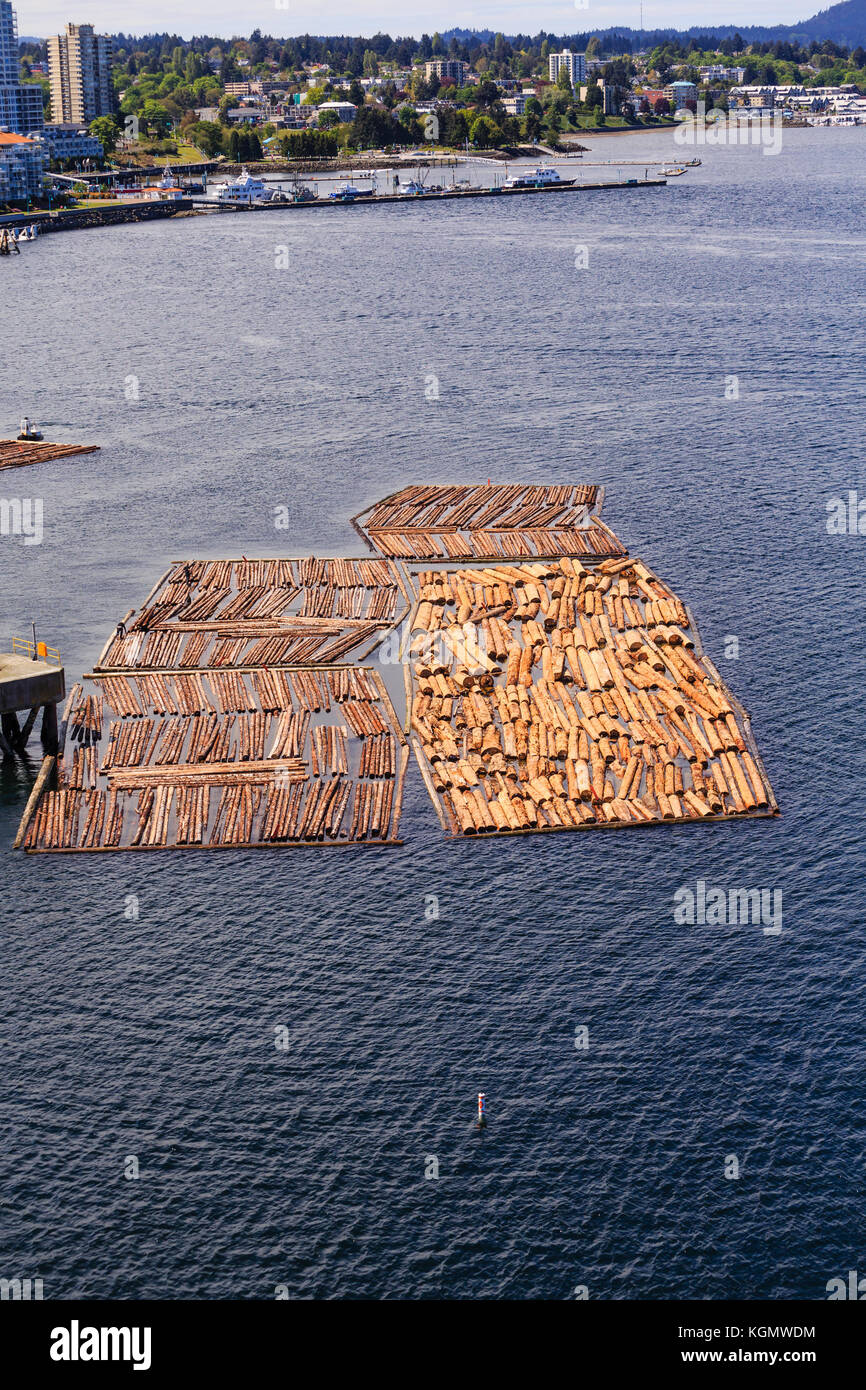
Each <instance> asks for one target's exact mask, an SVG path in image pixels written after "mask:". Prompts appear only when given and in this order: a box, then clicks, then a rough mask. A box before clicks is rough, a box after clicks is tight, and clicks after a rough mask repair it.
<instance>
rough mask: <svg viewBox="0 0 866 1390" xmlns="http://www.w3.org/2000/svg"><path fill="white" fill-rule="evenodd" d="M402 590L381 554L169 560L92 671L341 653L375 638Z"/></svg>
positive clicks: (272, 661)
mask: <svg viewBox="0 0 866 1390" xmlns="http://www.w3.org/2000/svg"><path fill="white" fill-rule="evenodd" d="M410 599H411V595H410V594H409V593H408V592H407V590H406V586H405V581H404V579H403V576H402V574H401V572H400V570H399V569H398V568H397V566H396V565H394V564H393V563H392V562H391V561H390V560H387V559H378V560H374V559H369V560H322V559H317V558H315V557H314V558H307V559H302V560H293V559H279V560H243V559H242V560H190V561H178V562H176V563H175V564H174V565H172V567H171V568H170V569H169V570H168V571H167V573H166V574H164V575H163V576H162V578H161V579H160V580H159V581H158V583H157V584H156V586H155V587H154V589H153V590H152V591H151V593H150V594H149V595H148V598H147V600H146V601H145V604H144V606H143V607H142V609H141V610H140V612H138V613H137V614H136V615H135V616H134V618H133V620H132V621H130V622H128V623H126V622H125V623H123V624H120V625H118V630H117V632H116V633H115V635H114V636H113V637H112V638H111V639H110V640H109V642H108V643H107V644H106V646H105V648H104V650H103V652H102V654H101V656H100V658H99V661H98V663H97V666H96V671H97V672H100V673H102V672H108V671H118V672H121V671H133V670H135V671H154V672H156V671H171V670H178V669H188V670H191V671H192V670H216V669H220V668H233V669H238V668H247V669H253V668H261V667H268V668H271V667H278V666H308V665H312V664H315V665H327V664H331V663H336V662H342V661H345V660H346V659H347V658H349V657H350V656H351V655H353V654H354V653H356V652H358V651H359V650H360V649H361V648H369V647H370V646H371V644H373V645H375V643H376V642H377V641H378V640H380V639H381V638H382V637H383V636H384V634H385V633H386V632H387V630H388V629H389V628H390V627H391V626H392V624H394V623H395V622H398V621H399V620H400V617H401V616H402V613H405V611H406V609H407V608H408V604H409V602H410ZM398 610H401V611H398Z"/></svg>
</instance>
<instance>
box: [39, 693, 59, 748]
mask: <svg viewBox="0 0 866 1390" xmlns="http://www.w3.org/2000/svg"><path fill="white" fill-rule="evenodd" d="M42 751H43V753H45V754H48V753H56V752H57V706H56V705H43V707H42Z"/></svg>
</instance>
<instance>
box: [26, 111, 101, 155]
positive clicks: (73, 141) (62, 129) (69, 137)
mask: <svg viewBox="0 0 866 1390" xmlns="http://www.w3.org/2000/svg"><path fill="white" fill-rule="evenodd" d="M31 134H32V135H33V137H34V138H36V137H37V136H38V135H41V136H42V139H43V140H44V142H45V151H46V155H47V158H48V159H49V160H60V161H64V162H65V161H66V160H67V159H72V160H74V161H75V162H76V163H80V162H81V161H82V160H85V159H97V160H98V159H102V157H103V155H104V154H105V150H104V149H103V147H102V143H101V141H99V140H97V138H96V136H95V135H91V134H90V133H89V132H88V129H87V126H86V125H81V124H80V123H79V122H77V121H47V122H46V124H45V128H44V129H43V130H42V131H32V132H31Z"/></svg>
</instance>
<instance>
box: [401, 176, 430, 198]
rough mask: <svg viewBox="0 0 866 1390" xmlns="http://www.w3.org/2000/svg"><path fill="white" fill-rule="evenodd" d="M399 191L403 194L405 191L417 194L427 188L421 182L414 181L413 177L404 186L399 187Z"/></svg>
mask: <svg viewBox="0 0 866 1390" xmlns="http://www.w3.org/2000/svg"><path fill="white" fill-rule="evenodd" d="M400 192H401V193H402V194H403V195H404V196H405V195H406V194H407V193H408V194H412V195H415V196H417V194H419V193H426V192H427V189H426V188H425V187H424V185H423V183H416V182H415V180H414V179H410V180H409V182H408V183H407V184H406V186H405V187H404V188H401V189H400Z"/></svg>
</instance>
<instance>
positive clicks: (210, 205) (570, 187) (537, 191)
mask: <svg viewBox="0 0 866 1390" xmlns="http://www.w3.org/2000/svg"><path fill="white" fill-rule="evenodd" d="M666 185H667V179H665V178H653V179H637V178H635V179H632V178H629V179H623V180H622V181H620V182H616V183H614V182H613V180H612V179H608V180H605V181H604V182H603V183H577V182H576V183H574V184H570V183H562V184H548V185H546V186H545V187H542V188H503V187H501V186H500V187H492V188H445V189H443V190H442V192H441V193H433V192H430V193H426V192H425V193H371V194H364V195H363V196H361V197H357V198H345V199H340V198H310V199H308V200H306V201H304V202H292V201H287V202H284V203H282V202H272V203H253V204H248V203H244V204H237V203H217V202H215V201H214V199H212V198H211V199H208V198H203V197H195V196H194V197H193V198H192V199H191V202H192V205H193V207H195V208H196V209H198V210H204V209H208V210H210V211H217V212H277V211H281V210H283V209H292V210H299V209H301V208H325V207H328V208H331V207H361V206H364V205H368V204H373V205H377V204H378V205H379V206H381V205H382V204H388V205H391V204H392V203H403V204H405V203H436V202H439V203H443V202H454V201H456V200H457V199H460V198H463V199H466V198H469V199H473V198H527V197H532V196H533V195H539V196H545V197H546V196H550V195H554V194H558V195H560V196H564V195H565V194H567V193H598V192H605V193H611V192H615V191H617V190H619V191H621V192H622V191H634V190H635V189H638V188H664V187H665V186H666Z"/></svg>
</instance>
